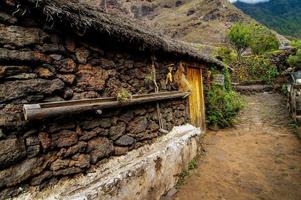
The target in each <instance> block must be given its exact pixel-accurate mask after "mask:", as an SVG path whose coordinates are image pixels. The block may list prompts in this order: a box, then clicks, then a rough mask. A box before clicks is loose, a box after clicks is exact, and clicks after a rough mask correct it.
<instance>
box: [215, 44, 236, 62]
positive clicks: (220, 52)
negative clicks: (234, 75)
mask: <svg viewBox="0 0 301 200" xmlns="http://www.w3.org/2000/svg"><path fill="white" fill-rule="evenodd" d="M215 56H216V57H217V58H219V59H220V60H222V61H223V62H224V63H226V64H228V65H229V64H231V63H233V61H235V60H237V56H236V53H235V52H234V51H233V50H232V49H231V48H227V47H219V48H217V50H216V51H215Z"/></svg>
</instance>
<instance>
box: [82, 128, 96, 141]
mask: <svg viewBox="0 0 301 200" xmlns="http://www.w3.org/2000/svg"><path fill="white" fill-rule="evenodd" d="M96 136H97V132H96V131H94V130H92V131H85V132H84V135H83V136H81V137H80V138H79V140H83V141H87V140H90V139H91V138H93V137H96Z"/></svg>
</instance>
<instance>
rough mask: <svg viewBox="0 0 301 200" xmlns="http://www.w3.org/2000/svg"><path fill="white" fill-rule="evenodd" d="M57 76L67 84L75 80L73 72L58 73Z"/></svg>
mask: <svg viewBox="0 0 301 200" xmlns="http://www.w3.org/2000/svg"><path fill="white" fill-rule="evenodd" d="M57 77H58V78H59V79H61V80H62V81H64V82H65V83H67V84H69V85H72V84H73V83H74V81H75V75H73V74H58V75H57Z"/></svg>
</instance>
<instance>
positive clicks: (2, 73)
mask: <svg viewBox="0 0 301 200" xmlns="http://www.w3.org/2000/svg"><path fill="white" fill-rule="evenodd" d="M10 13H11V12H8V13H5V12H4V11H1V10H0V147H1V148H0V196H2V197H9V196H13V195H16V194H18V193H19V192H22V191H23V190H24V189H26V188H27V187H28V186H39V187H40V188H43V187H45V186H48V185H51V184H55V183H56V182H57V181H58V180H59V179H61V178H62V177H65V176H71V175H75V174H80V173H87V172H89V171H91V170H93V168H94V167H96V166H97V165H100V164H101V163H102V162H104V161H105V159H106V158H108V157H110V156H118V155H123V154H125V153H127V152H128V151H129V150H132V149H135V148H138V147H140V146H142V145H143V144H146V143H150V142H152V140H153V139H155V138H156V137H158V136H160V134H161V133H160V132H159V131H158V129H159V125H158V116H157V111H156V105H155V103H150V104H145V105H140V106H135V107H125V108H120V109H107V110H104V111H103V113H102V114H98V113H95V111H90V112H85V113H82V114H78V115H73V116H68V117H64V116H62V117H58V118H53V119H48V120H46V119H45V120H41V121H32V122H28V121H25V120H24V116H23V111H22V107H23V105H24V104H31V103H42V102H53V101H64V100H73V99H84V98H97V97H111V96H116V92H117V91H118V89H120V88H125V89H127V90H128V91H129V92H131V93H132V94H145V93H150V92H153V91H154V88H153V86H152V84H150V83H149V81H148V79H147V77H148V76H149V75H150V73H151V68H150V61H149V57H150V56H144V55H141V54H140V55H136V54H131V53H126V52H120V51H115V50H114V51H113V50H112V49H110V48H109V47H105V46H103V47H102V46H95V45H92V44H91V43H90V44H89V43H87V42H85V41H83V40H82V39H81V38H80V37H78V36H76V35H71V34H66V35H65V34H63V33H64V31H62V32H53V31H45V30H42V29H41V28H39V27H41V26H40V25H39V23H37V22H36V21H34V20H32V19H31V18H29V17H24V18H22V17H20V18H15V17H13V16H12V15H11V14H10ZM174 62H175V61H173V60H161V61H160V60H158V66H156V67H157V80H158V84H159V87H160V90H161V91H167V90H177V89H178V88H177V85H176V84H172V85H168V86H167V85H165V77H166V74H167V67H164V66H166V65H167V64H169V63H174ZM160 107H161V112H162V116H163V124H164V128H165V129H167V130H171V129H172V127H173V126H175V125H182V124H185V123H186V122H189V117H188V111H187V110H186V108H187V101H186V100H171V101H165V102H160Z"/></svg>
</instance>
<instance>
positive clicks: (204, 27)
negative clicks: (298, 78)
mask: <svg viewBox="0 0 301 200" xmlns="http://www.w3.org/2000/svg"><path fill="white" fill-rule="evenodd" d="M80 1H84V2H86V3H89V4H93V5H94V6H98V7H101V8H104V0H80ZM106 7H107V12H109V13H112V14H118V15H122V14H123V15H126V16H130V17H132V18H135V19H138V20H137V23H144V24H148V25H149V27H150V28H151V29H153V30H155V31H161V32H163V33H164V34H167V35H169V36H170V37H172V38H175V39H179V40H183V41H186V42H189V43H194V45H195V46H196V47H198V48H201V49H203V52H207V51H208V52H207V53H210V52H209V51H210V50H211V49H212V47H216V46H220V45H223V44H225V43H226V34H227V31H228V29H229V27H230V26H231V25H232V24H233V23H236V22H251V21H254V20H253V19H252V18H251V17H249V16H247V15H246V14H244V13H243V12H242V11H241V10H239V9H238V8H236V7H235V6H234V5H233V4H231V3H229V1H228V0H144V1H142V0H106ZM284 39H285V38H284ZM281 40H282V39H281ZM286 42H287V41H285V42H284V43H286Z"/></svg>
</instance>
